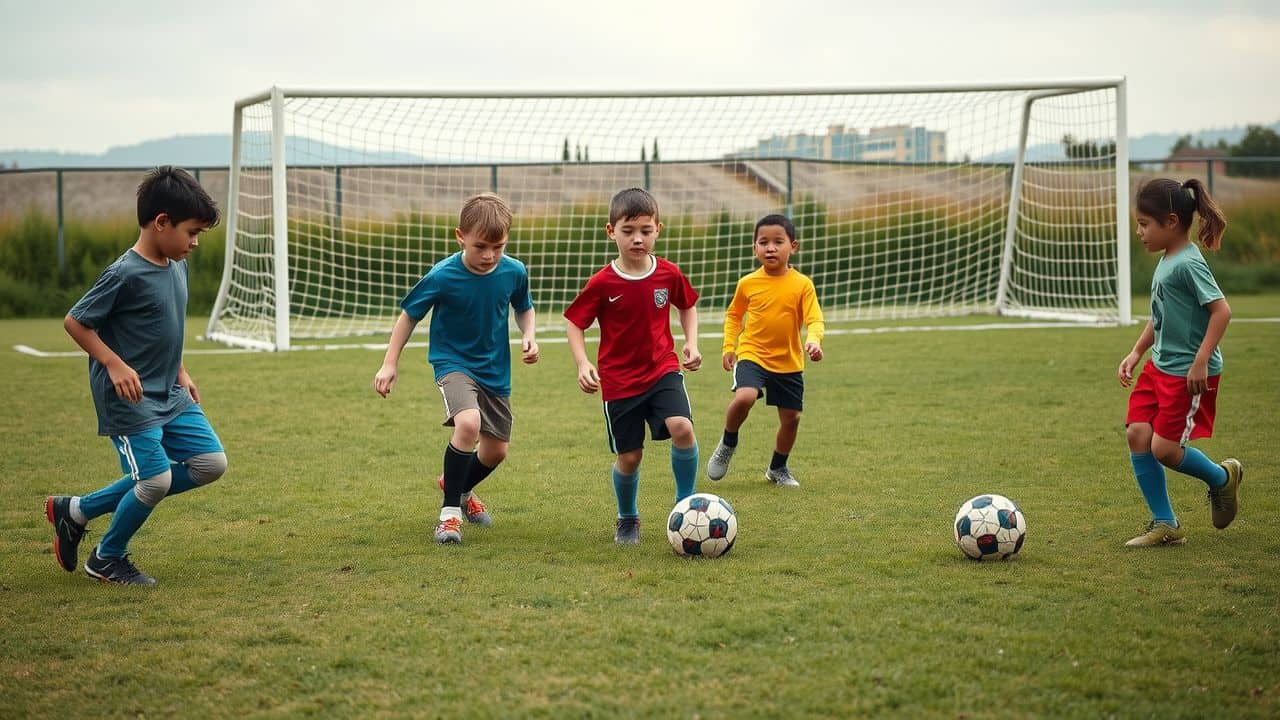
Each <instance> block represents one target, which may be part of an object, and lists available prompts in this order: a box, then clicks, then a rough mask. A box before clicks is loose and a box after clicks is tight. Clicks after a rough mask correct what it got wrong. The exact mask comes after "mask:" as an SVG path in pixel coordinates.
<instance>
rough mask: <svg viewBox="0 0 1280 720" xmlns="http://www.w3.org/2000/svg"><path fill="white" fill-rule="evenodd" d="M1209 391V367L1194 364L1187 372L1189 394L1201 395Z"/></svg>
mask: <svg viewBox="0 0 1280 720" xmlns="http://www.w3.org/2000/svg"><path fill="white" fill-rule="evenodd" d="M1208 389H1209V368H1208V366H1207V365H1201V364H1200V363H1192V364H1191V369H1190V370H1188V371H1187V392H1189V393H1191V394H1192V395H1193V396H1194V395H1199V394H1200V393H1202V392H1204V391H1205V390H1208Z"/></svg>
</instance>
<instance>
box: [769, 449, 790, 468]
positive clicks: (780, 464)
mask: <svg viewBox="0 0 1280 720" xmlns="http://www.w3.org/2000/svg"><path fill="white" fill-rule="evenodd" d="M789 457H791V453H787V454H786V455H783V454H782V453H780V452H778V451H777V450H774V451H773V459H772V460H770V461H769V469H770V470H781V469H782V468H784V467H786V466H787V458H789Z"/></svg>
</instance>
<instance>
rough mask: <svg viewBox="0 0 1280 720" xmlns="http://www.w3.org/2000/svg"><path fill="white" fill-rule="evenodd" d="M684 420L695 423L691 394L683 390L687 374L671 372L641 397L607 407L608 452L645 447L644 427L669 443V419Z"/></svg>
mask: <svg viewBox="0 0 1280 720" xmlns="http://www.w3.org/2000/svg"><path fill="white" fill-rule="evenodd" d="M669 417H683V418H689V419H690V420H693V409H692V406H691V405H690V403H689V393H688V391H687V390H685V387H684V375H681V374H680V373H678V372H670V373H667V374H666V375H663V376H662V377H660V378H658V381H657V382H655V383H654V384H653V385H652V386H650V387H649V389H648V390H645V391H644V392H642V393H640V394H639V395H632V396H631V397H626V398H622V399H621V400H609V401H607V402H605V404H604V419H605V429H606V430H607V431H608V433H609V451H610V452H612V453H614V454H615V455H618V454H621V453H625V452H631V451H632V450H639V449H640V448H643V447H644V426H645V424H648V425H649V432H650V433H651V434H652V436H653V439H654V440H655V441H657V440H667V439H669V438H670V437H671V431H669V430H667V422H666V421H667V418H669Z"/></svg>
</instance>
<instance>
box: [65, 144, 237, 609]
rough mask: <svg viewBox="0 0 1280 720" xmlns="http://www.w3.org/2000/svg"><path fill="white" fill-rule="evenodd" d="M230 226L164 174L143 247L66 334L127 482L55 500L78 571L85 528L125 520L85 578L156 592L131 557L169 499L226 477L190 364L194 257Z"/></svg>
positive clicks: (93, 294)
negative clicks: (81, 355)
mask: <svg viewBox="0 0 1280 720" xmlns="http://www.w3.org/2000/svg"><path fill="white" fill-rule="evenodd" d="M217 224H218V208H217V206H216V205H215V204H214V202H213V199H212V198H210V197H209V194H208V193H207V192H205V190H204V188H202V187H200V184H199V183H197V182H196V180H195V178H193V177H191V175H190V174H189V173H187V172H186V171H184V170H179V169H176V168H173V167H170V166H164V167H160V168H156V169H155V170H153V171H151V172H150V173H148V174H147V176H146V178H145V179H143V181H142V184H141V185H139V186H138V225H139V226H140V227H141V231H140V232H139V234H138V241H137V242H135V243H134V244H133V247H132V248H130V249H129V250H126V251H125V253H124V254H123V255H121V256H120V257H119V258H118V259H117V260H116V261H115V262H114V263H112V264H111V265H110V266H108V267H107V269H106V270H104V271H103V272H102V275H101V276H99V277H98V280H97V282H96V283H94V285H93V287H92V288H90V289H89V292H87V293H85V295H84V297H82V298H80V301H79V302H77V303H76V304H75V306H74V307H72V308H71V311H70V312H69V313H67V317H66V319H65V320H64V321H63V327H65V328H66V330H67V333H68V334H69V335H71V338H72V339H73V340H75V341H76V344H77V345H79V346H80V347H81V348H83V349H84V351H85V352H86V353H88V354H89V390H90V393H91V394H92V395H93V404H94V408H95V409H96V410H97V414H98V434H99V435H107V436H109V437H110V438H111V442H112V444H113V445H114V446H115V448H116V451H117V455H118V456H119V459H120V467H121V469H122V470H123V471H124V473H125V475H124V477H122V478H120V479H119V480H116V481H115V482H113V483H111V484H110V485H107V486H106V487H104V488H102V489H100V490H97V491H95V492H93V493H90V494H88V495H85V496H83V497H81V496H69V495H55V496H51V497H49V498H47V499H46V500H45V516H46V517H47V518H48V519H49V522H51V523H53V526H54V540H53V549H54V556H55V557H56V558H57V559H58V564H59V565H61V566H62V568H63V569H64V570H66V571H67V572H75V568H76V563H77V562H78V557H77V555H78V553H77V550H78V548H79V544H80V539H81V538H82V537H83V536H84V531H85V525H86V524H88V522H89V521H90V520H92V519H93V518H95V517H98V516H99V515H105V514H107V513H113V514H112V517H111V525H110V527H108V528H107V532H106V534H105V535H103V536H102V542H101V543H99V544H98V546H97V547H96V548H94V549H93V551H92V552H91V553H89V558H88V559H87V560H86V561H85V564H84V569H85V572H86V573H88V574H89V575H90V576H92V577H95V578H98V579H99V580H102V581H103V582H111V583H119V584H123V585H154V584H155V582H156V581H155V578H153V577H151V576H149V575H146V574H145V573H142V572H141V571H139V570H138V569H137V568H136V567H134V565H133V563H132V562H131V561H130V560H129V556H128V554H127V553H126V552H125V550H126V548H127V547H128V543H129V539H130V538H132V537H133V535H134V533H136V532H137V531H138V529H139V528H140V527H142V523H143V522H145V521H146V519H147V516H149V515H150V514H151V510H152V508H154V507H155V506H156V504H158V503H159V502H160V501H161V500H162V499H164V498H165V497H166V496H168V495H175V494H177V493H180V492H185V491H187V490H191V489H193V488H196V487H199V486H201V485H206V484H208V483H210V482H213V481H214V480H217V479H218V478H219V477H221V476H222V474H223V473H224V472H226V469H227V456H226V453H225V452H224V451H223V448H222V442H221V441H220V440H219V439H218V436H217V434H216V433H214V431H213V428H212V427H211V426H210V425H209V421H208V419H206V418H205V416H204V412H203V411H202V410H201V409H200V405H199V403H200V392H199V391H198V390H197V389H196V384H195V382H194V381H192V379H191V376H190V375H188V374H187V370H186V368H184V367H183V365H182V342H183V331H184V329H185V322H186V313H187V263H186V261H185V258H186V256H187V255H188V254H189V253H190V252H191V251H192V250H194V249H195V248H196V247H197V246H198V245H199V244H200V242H199V235H200V233H201V232H203V231H205V230H208V229H209V228H211V227H213V226H214V225H217Z"/></svg>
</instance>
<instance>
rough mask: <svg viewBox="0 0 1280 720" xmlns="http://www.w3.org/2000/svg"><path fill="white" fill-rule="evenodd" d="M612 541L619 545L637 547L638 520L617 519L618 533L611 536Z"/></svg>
mask: <svg viewBox="0 0 1280 720" xmlns="http://www.w3.org/2000/svg"><path fill="white" fill-rule="evenodd" d="M613 541H614V542H616V543H618V544H619V545H639V544H640V518H638V517H633V518H618V531H617V532H615V533H614V534H613Z"/></svg>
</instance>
